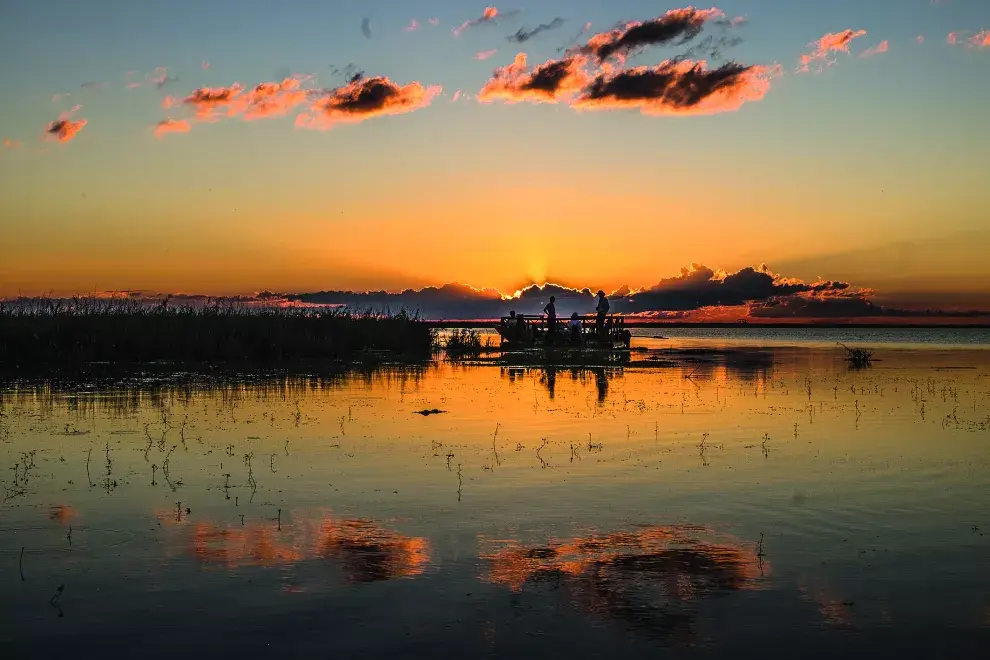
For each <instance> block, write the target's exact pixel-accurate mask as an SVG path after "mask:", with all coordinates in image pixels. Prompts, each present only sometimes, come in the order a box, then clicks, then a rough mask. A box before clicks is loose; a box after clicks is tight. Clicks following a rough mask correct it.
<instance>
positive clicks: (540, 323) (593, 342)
mask: <svg viewBox="0 0 990 660" xmlns="http://www.w3.org/2000/svg"><path fill="white" fill-rule="evenodd" d="M578 320H579V321H580V322H581V326H580V328H576V329H572V328H571V327H569V323H570V321H571V318H558V319H557V320H556V326H555V330H556V331H555V332H554V333H553V334H552V335H551V333H550V332H549V330H550V326H549V325H548V323H549V322H548V321H547V318H546V317H545V316H543V315H539V316H527V315H525V314H515V315H512V316H503V317H502V318H501V319H499V322H498V325H496V326H495V331H496V332H498V334H499V337H501V340H502V346H503V347H508V348H511V347H518V348H525V347H532V346H538V347H549V346H559V347H568V348H595V349H602V348H624V349H628V348H629V345H630V343H631V342H632V334H631V333H630V332H629V330H627V329H626V327H625V319H624V318H623V317H622V316H621V315H619V314H611V315H608V316H606V317H605V326H604V328H603V330H602V333H601V334H599V332H598V327H597V321H598V319H597V316H595V315H585V316H579V317H578Z"/></svg>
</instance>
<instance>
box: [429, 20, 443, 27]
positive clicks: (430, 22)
mask: <svg viewBox="0 0 990 660" xmlns="http://www.w3.org/2000/svg"><path fill="white" fill-rule="evenodd" d="M426 22H427V23H429V24H430V25H432V26H434V27H436V26H437V25H440V19H439V18H431V19H428V20H427V21H426Z"/></svg>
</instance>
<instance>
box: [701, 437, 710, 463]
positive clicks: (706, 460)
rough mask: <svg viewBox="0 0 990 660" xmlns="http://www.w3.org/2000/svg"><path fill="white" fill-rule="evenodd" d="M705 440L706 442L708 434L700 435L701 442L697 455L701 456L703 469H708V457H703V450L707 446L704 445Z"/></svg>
mask: <svg viewBox="0 0 990 660" xmlns="http://www.w3.org/2000/svg"><path fill="white" fill-rule="evenodd" d="M706 440H708V434H707V433H702V434H701V442H700V443H699V444H698V454H699V455H700V456H701V465H702V466H703V467H708V466H709V465H710V464H709V462H708V457H707V456H705V450H706V449H707V448H708V447H707V445H705V441H706Z"/></svg>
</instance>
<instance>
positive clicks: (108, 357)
mask: <svg viewBox="0 0 990 660" xmlns="http://www.w3.org/2000/svg"><path fill="white" fill-rule="evenodd" d="M434 346H435V335H434V331H433V330H432V329H430V327H429V326H428V325H427V324H426V323H425V322H423V321H422V320H420V319H419V318H418V316H416V315H410V314H408V313H406V312H405V311H400V312H398V313H390V312H375V311H371V310H368V311H366V312H352V311H350V310H347V309H341V308H310V309H298V308H280V307H252V306H248V305H244V304H239V303H235V302H227V301H217V302H213V303H210V304H207V305H206V306H204V307H192V306H188V305H186V306H178V305H171V304H170V301H169V299H168V298H165V299H163V300H162V301H161V302H160V303H157V304H155V305H148V304H147V303H141V302H139V301H134V300H128V299H120V298H110V299H102V298H73V299H72V300H71V301H65V300H54V299H32V300H23V299H22V300H18V301H17V302H16V303H9V302H8V303H3V302H0V365H3V366H5V367H7V368H17V367H31V366H36V365H37V366H44V365H53V364H57V365H59V366H60V367H66V368H67V367H71V366H77V367H78V366H81V365H84V364H86V363H90V362H106V363H112V364H120V363H147V362H155V361H173V362H184V363H205V364H218V363H250V364H253V363H263V364H270V363H276V364H277V363H284V362H291V361H294V360H340V359H348V358H355V357H357V356H358V355H359V354H361V353H365V354H368V353H374V352H386V353H395V354H403V355H416V354H418V355H429V353H430V351H431V350H432V349H433V348H434Z"/></svg>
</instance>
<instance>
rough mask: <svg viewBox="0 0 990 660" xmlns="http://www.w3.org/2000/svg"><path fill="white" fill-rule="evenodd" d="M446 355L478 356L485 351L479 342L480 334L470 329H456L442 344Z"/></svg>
mask: <svg viewBox="0 0 990 660" xmlns="http://www.w3.org/2000/svg"><path fill="white" fill-rule="evenodd" d="M443 348H444V350H446V351H447V355H451V356H465V355H479V354H481V353H482V352H483V351H484V350H485V348H486V347H485V345H484V344H482V342H481V334H480V333H479V332H478V331H477V330H472V329H471V328H456V329H454V330H452V331H451V333H450V336H449V337H447V340H446V341H445V342H444V344H443Z"/></svg>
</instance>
